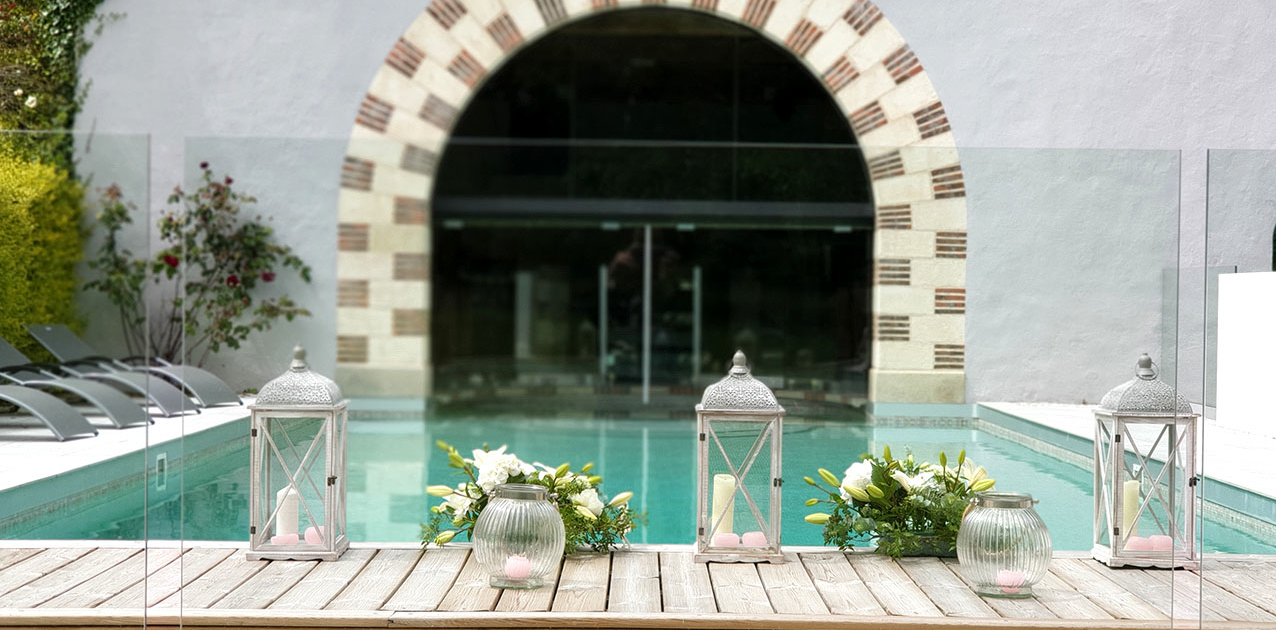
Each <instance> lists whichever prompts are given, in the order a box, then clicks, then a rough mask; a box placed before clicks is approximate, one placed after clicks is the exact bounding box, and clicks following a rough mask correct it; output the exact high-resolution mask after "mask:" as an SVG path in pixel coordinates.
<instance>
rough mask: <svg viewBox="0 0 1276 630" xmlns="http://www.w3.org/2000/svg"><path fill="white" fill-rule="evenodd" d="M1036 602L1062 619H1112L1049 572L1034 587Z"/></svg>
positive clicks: (1061, 579) (1065, 582) (1064, 581)
mask: <svg viewBox="0 0 1276 630" xmlns="http://www.w3.org/2000/svg"><path fill="white" fill-rule="evenodd" d="M1032 593H1033V595H1034V596H1035V598H1036V600H1037V601H1039V602H1041V603H1042V604H1044V605H1045V607H1046V608H1049V609H1050V612H1052V613H1054V614H1055V615H1057V616H1058V617H1059V618H1060V619H1112V615H1109V614H1108V613H1107V611H1105V610H1103V608H1102V607H1100V606H1099V605H1098V604H1095V603H1094V602H1092V601H1090V600H1089V599H1086V597H1085V595H1082V594H1081V593H1080V592H1078V591H1077V590H1076V589H1074V588H1072V585H1071V584H1069V583H1068V582H1067V581H1066V580H1064V579H1063V578H1060V577H1059V576H1057V575H1055V574H1053V573H1049V572H1047V573H1046V575H1045V577H1043V578H1041V581H1040V582H1037V583H1036V584H1035V585H1033V587H1032Z"/></svg>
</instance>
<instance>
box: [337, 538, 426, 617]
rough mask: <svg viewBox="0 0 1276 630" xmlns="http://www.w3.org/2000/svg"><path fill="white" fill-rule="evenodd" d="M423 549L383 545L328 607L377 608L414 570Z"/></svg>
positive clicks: (347, 608) (346, 608)
mask: <svg viewBox="0 0 1276 630" xmlns="http://www.w3.org/2000/svg"><path fill="white" fill-rule="evenodd" d="M420 559H421V550H420V549H382V550H380V551H378V552H377V555H375V556H373V557H372V559H371V560H369V561H368V564H367V566H365V567H364V568H363V571H360V572H359V576H358V577H356V578H355V579H354V581H353V582H351V583H350V584H349V585H348V586H346V588H345V590H343V591H341V594H339V595H337V597H336V598H335V599H333V600H332V601H331V602H330V603H329V604H328V605H327V606H326V607H325V610H376V609H378V608H380V607H381V605H382V604H384V603H385V602H386V600H388V599H390V596H391V595H393V594H394V591H395V589H398V588H399V585H400V584H402V583H403V580H404V579H405V578H407V577H408V574H409V573H411V572H412V569H413V567H415V566H416V563H417V561H418V560H420Z"/></svg>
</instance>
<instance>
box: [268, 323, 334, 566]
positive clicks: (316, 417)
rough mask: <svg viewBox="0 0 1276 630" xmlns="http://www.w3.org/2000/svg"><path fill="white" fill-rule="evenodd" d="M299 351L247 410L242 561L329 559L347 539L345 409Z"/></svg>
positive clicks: (303, 353)
mask: <svg viewBox="0 0 1276 630" xmlns="http://www.w3.org/2000/svg"><path fill="white" fill-rule="evenodd" d="M348 404H349V401H347V400H345V399H343V398H342V397H341V390H340V388H338V387H337V384H336V383H334V382H332V380H330V379H328V378H325V377H323V376H321V375H319V374H315V373H314V372H311V371H310V367H309V366H307V365H306V351H305V350H303V349H302V348H301V347H300V346H298V347H297V348H296V349H294V350H293V360H292V366H291V367H290V368H289V370H288V371H287V372H285V373H284V374H283V375H282V376H280V377H278V378H276V379H275V380H273V381H270V382H269V383H267V384H266V385H265V386H264V387H262V388H261V391H260V392H259V393H258V395H257V400H256V401H254V403H253V404H252V405H250V406H249V407H248V408H249V410H251V411H252V429H251V432H250V442H251V443H250V450H251V452H252V465H251V486H250V489H249V510H248V511H249V521H248V522H249V528H248V534H249V542H248V555H247V557H248V559H249V560H336V559H337V558H338V557H340V556H341V554H342V552H344V551H345V550H346V548H347V547H348V546H349V544H350V543H349V541H348V540H347V539H346V407H347V405H348Z"/></svg>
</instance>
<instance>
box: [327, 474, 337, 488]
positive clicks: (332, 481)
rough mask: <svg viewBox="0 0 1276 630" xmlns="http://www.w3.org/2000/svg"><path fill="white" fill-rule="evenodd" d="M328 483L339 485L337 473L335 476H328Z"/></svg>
mask: <svg viewBox="0 0 1276 630" xmlns="http://www.w3.org/2000/svg"><path fill="white" fill-rule="evenodd" d="M328 485H330V486H335V485H337V477H336V475H333V476H331V477H328Z"/></svg>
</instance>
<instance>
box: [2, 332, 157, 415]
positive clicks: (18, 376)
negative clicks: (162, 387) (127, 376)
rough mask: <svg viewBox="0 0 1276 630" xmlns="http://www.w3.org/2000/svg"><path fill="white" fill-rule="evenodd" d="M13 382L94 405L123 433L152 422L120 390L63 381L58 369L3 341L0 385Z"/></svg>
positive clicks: (93, 383)
mask: <svg viewBox="0 0 1276 630" xmlns="http://www.w3.org/2000/svg"><path fill="white" fill-rule="evenodd" d="M3 381H9V382H10V383H13V384H15V385H25V386H27V387H33V388H37V389H41V390H50V389H53V390H60V391H65V392H70V393H72V394H75V395H76V396H79V397H80V398H83V399H84V400H85V401H86V402H88V403H89V404H90V405H92V406H94V407H97V408H98V409H101V410H102V413H104V414H106V417H107V418H109V419H110V420H111V423H112V424H114V425H115V426H116V427H117V428H120V429H123V428H124V427H129V426H133V425H138V424H146V423H148V422H150V421H151V417H150V416H149V415H147V413H146V410H145V409H143V408H142V407H141V406H139V405H138V404H137V403H135V402H133V401H132V400H130V399H129V397H128V396H125V395H124V394H123V393H121V392H120V390H118V389H115V388H114V387H111V386H109V385H104V384H102V383H99V382H97V381H90V380H88V379H83V378H74V377H62V376H60V375H59V374H58V370H57V366H56V365H52V364H36V363H31V362H30V361H28V360H27V357H26V355H24V354H22V352H20V351H19V350H18V349H17V348H15V347H13V346H12V345H10V344H9V342H8V341H5V340H4V339H0V382H3Z"/></svg>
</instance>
